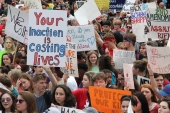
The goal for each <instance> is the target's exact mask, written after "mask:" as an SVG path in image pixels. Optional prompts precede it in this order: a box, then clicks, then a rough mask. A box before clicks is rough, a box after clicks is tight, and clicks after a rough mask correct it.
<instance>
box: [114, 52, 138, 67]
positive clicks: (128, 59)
mask: <svg viewBox="0 0 170 113" xmlns="http://www.w3.org/2000/svg"><path fill="white" fill-rule="evenodd" d="M135 60H136V57H135V51H125V50H117V49H114V54H113V61H114V62H115V68H116V69H122V68H123V63H127V64H131V63H133V62H134V61H135Z"/></svg>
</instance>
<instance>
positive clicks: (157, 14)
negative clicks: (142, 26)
mask: <svg viewBox="0 0 170 113" xmlns="http://www.w3.org/2000/svg"><path fill="white" fill-rule="evenodd" d="M169 17H170V9H150V8H149V9H148V10H147V19H148V26H149V33H147V36H148V38H152V39H154V40H158V39H169V37H170V33H169V32H170V29H169V28H170V26H169V24H168V23H169V22H170V19H169Z"/></svg>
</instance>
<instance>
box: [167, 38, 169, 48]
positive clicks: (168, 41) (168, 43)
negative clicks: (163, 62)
mask: <svg viewBox="0 0 170 113" xmlns="http://www.w3.org/2000/svg"><path fill="white" fill-rule="evenodd" d="M167 47H170V38H169V40H168V43H167Z"/></svg>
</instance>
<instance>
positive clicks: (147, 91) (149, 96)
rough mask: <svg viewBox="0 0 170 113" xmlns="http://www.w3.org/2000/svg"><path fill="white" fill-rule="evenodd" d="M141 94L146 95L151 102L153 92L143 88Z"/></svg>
mask: <svg viewBox="0 0 170 113" xmlns="http://www.w3.org/2000/svg"><path fill="white" fill-rule="evenodd" d="M141 92H142V93H143V94H144V95H145V97H146V99H147V100H148V101H149V100H151V97H152V93H151V91H150V90H149V89H148V88H144V87H143V88H142V89H141Z"/></svg>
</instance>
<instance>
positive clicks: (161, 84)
mask: <svg viewBox="0 0 170 113" xmlns="http://www.w3.org/2000/svg"><path fill="white" fill-rule="evenodd" d="M163 80H164V79H163V77H162V76H161V75H160V76H158V77H157V78H155V81H156V84H157V86H158V89H159V90H162V87H163Z"/></svg>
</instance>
